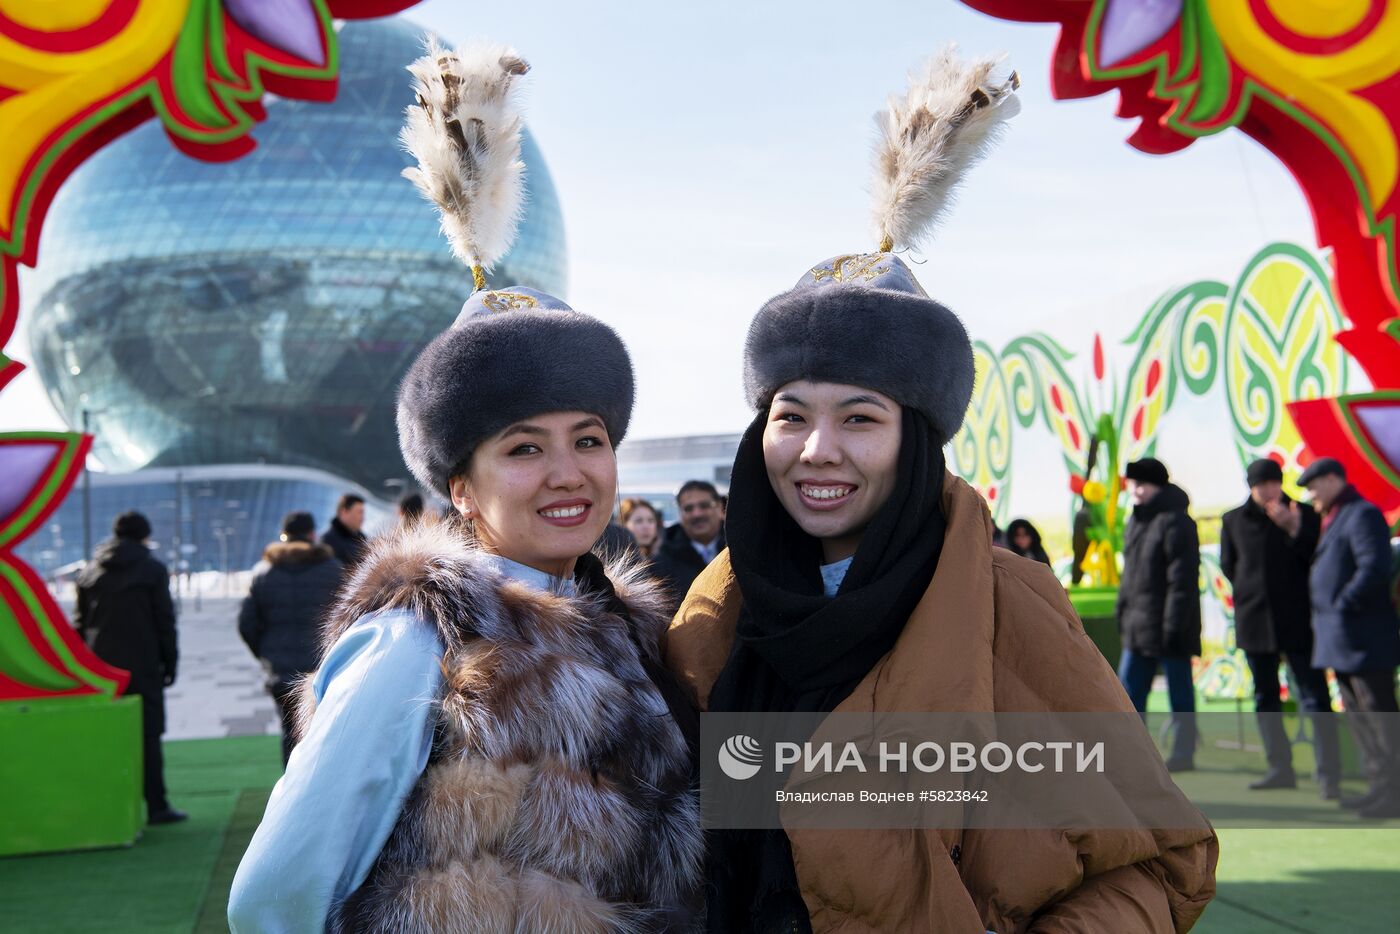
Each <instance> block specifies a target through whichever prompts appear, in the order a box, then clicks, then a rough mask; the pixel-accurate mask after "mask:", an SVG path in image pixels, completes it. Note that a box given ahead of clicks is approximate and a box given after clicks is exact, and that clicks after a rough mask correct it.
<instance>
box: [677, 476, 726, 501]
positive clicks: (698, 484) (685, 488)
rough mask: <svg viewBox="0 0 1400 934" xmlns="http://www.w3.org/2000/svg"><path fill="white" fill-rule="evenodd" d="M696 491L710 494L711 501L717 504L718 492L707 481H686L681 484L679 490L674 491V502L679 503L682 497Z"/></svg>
mask: <svg viewBox="0 0 1400 934" xmlns="http://www.w3.org/2000/svg"><path fill="white" fill-rule="evenodd" d="M696 490H699V491H700V492H702V493H708V494H710V498H711V499H713V500H714V501H715V502H719V490H717V489H715V485H714V484H713V483H711V482H710V481H708V480H687V481H685V482H684V483H682V484H681V488H680V489H679V490H677V491H676V502H677V503H680V501H681V497H682V496H684V495H685V494H687V493H693V492H695V491H696Z"/></svg>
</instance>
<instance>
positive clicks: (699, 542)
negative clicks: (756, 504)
mask: <svg viewBox="0 0 1400 934" xmlns="http://www.w3.org/2000/svg"><path fill="white" fill-rule="evenodd" d="M676 506H677V507H679V509H680V513H681V521H680V522H678V523H676V524H675V525H672V526H670V527H668V528H667V529H666V531H665V532H664V533H662V537H661V546H660V547H659V548H657V550H656V557H655V558H653V559H652V570H653V572H654V573H655V574H656V576H657V578H658V579H659V580H660V581H662V582H663V583H664V584H665V585H666V589H667V590H668V591H669V592H670V594H671V606H672V609H674V608H676V607H678V606H680V603H681V601H682V600H684V599H685V595H686V594H687V593H688V592H689V591H690V585H691V584H693V583H695V578H697V577H699V576H700V572H701V571H703V570H704V569H705V565H707V564H709V563H710V562H711V561H713V560H714V559H715V556H716V555H718V554H719V553H720V552H721V551H723V550H724V504H723V502H722V501H721V500H720V497H719V490H717V489H715V485H714V484H713V483H709V482H707V481H705V480H687V481H686V482H685V483H684V484H682V485H681V489H680V492H678V493H677V494H676Z"/></svg>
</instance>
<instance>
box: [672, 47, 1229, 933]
mask: <svg viewBox="0 0 1400 934" xmlns="http://www.w3.org/2000/svg"><path fill="white" fill-rule="evenodd" d="M991 69H992V64H991V63H990V62H979V63H975V64H974V65H973V66H971V67H969V66H965V65H963V64H962V63H961V62H959V61H958V60H956V59H955V58H953V57H952V56H951V55H949V56H947V57H945V58H944V59H941V60H939V61H936V62H935V64H934V66H933V67H931V68H930V81H931V82H933V83H935V84H937V86H938V87H940V88H941V89H942V93H941V94H939V95H925V94H919V95H918V99H919V100H920V101H922V102H923V103H924V104H927V105H928V106H930V107H934V108H935V111H934V112H931V113H930V112H927V111H925V112H921V114H920V120H921V124H920V125H921V126H930V125H932V126H951V127H952V128H953V129H952V130H950V132H951V133H952V134H953V136H954V137H956V136H957V134H958V133H962V132H966V133H968V134H972V135H973V136H975V137H979V138H981V137H984V136H985V135H986V134H987V132H988V126H987V124H986V120H987V119H997V116H996V115H997V113H998V112H999V111H1001V112H1002V113H1004V111H1002V108H1001V106H1000V104H999V102H1004V101H1005V100H1006V99H1007V98H1008V97H1009V95H1010V90H1011V87H1012V84H1011V82H1007V83H1006V84H1001V83H992V82H991V81H990V80H989V79H988V78H987V75H988V73H989V72H990V71H991ZM959 88H961V89H963V91H965V93H966V94H967V97H965V98H964V97H960V96H959V95H958V94H957V93H955V91H954V90H952V89H959ZM913 96H915V95H914V92H912V91H911V97H913ZM979 102H980V103H979ZM920 106H923V104H921V105H920ZM940 106H944V107H950V108H951V113H944V112H943V111H942V110H940V109H937V108H939V107H940ZM953 115H957V117H958V122H957V123H949V122H947V121H948V120H949V119H950V118H951V116H953ZM890 119H891V120H894V121H895V122H897V119H896V118H894V117H891V118H890ZM895 135H896V138H898V139H901V140H906V141H907V140H909V139H910V134H907V133H904V132H902V131H896V132H895ZM948 147H949V149H950V150H951V152H950V153H949V154H947V159H946V160H938V161H939V162H940V164H952V167H950V168H949V169H948V172H949V173H951V174H952V175H953V176H954V177H956V175H957V168H956V163H957V158H956V154H957V153H958V152H964V153H965V152H966V151H967V150H966V148H965V143H963V144H959V143H958V142H957V140H953V141H950V142H949V143H948ZM930 158H932V157H930ZM901 163H902V160H899V159H894V158H888V159H885V160H884V161H883V164H886V165H893V164H901ZM923 195H924V196H927V193H926V192H925V193H923ZM881 216H882V217H884V215H881ZM890 223H891V222H890V221H889V219H888V217H885V219H884V220H883V221H882V226H885V225H888V224H890ZM886 230H887V231H888V227H886ZM898 245H899V240H897V239H896V238H895V236H894V234H893V233H888V232H887V233H886V235H885V238H884V242H883V243H882V245H881V251H880V252H877V253H873V254H847V255H843V256H837V257H834V258H832V259H829V260H826V261H824V262H821V263H818V264H816V265H815V266H813V267H812V268H811V269H810V270H809V271H807V272H806V273H805V274H804V275H803V276H802V278H801V279H800V280H799V281H798V283H797V285H796V286H794V287H793V288H792V289H790V290H789V291H786V292H783V293H781V294H779V295H778V296H776V297H774V298H773V299H771V300H770V301H768V302H767V303H766V304H765V305H764V306H763V307H762V308H761V309H760V310H759V312H758V314H757V315H756V316H755V318H754V320H753V323H752V325H751V326H750V328H749V332H748V337H747V340H746V342H745V346H744V388H745V395H746V397H747V398H748V400H749V402H750V404H751V405H752V406H753V408H754V409H755V411H756V416H755V418H754V420H753V422H752V423H751V424H750V425H749V427H748V429H747V430H746V431H745V433H744V435H743V438H742V440H741V441H740V444H739V450H738V454H737V456H736V459H735V463H734V469H733V473H732V477H731V483H730V490H729V498H730V508H729V512H728V529H727V535H728V548H727V550H726V551H724V552H722V553H721V554H720V555H719V556H718V557H717V558H716V559H715V560H714V561H713V562H711V563H710V564H709V566H708V567H706V568H705V570H704V571H703V572H702V573H701V574H700V575H699V577H697V578H696V580H695V583H694V585H693V586H692V587H691V589H690V593H689V595H688V596H687V598H686V600H685V602H684V603H683V604H682V606H681V608H680V610H679V611H678V613H677V614H676V618H675V620H674V621H673V622H672V625H671V629H670V631H669V633H668V636H667V642H666V660H667V664H668V665H669V666H670V667H671V668H672V670H674V671H675V672H676V673H677V674H678V675H680V677H681V678H682V680H683V681H684V683H685V684H686V685H687V686H688V687H689V688H690V689H691V690H692V691H694V693H695V696H696V700H697V702H698V703H699V704H700V705H701V707H702V709H704V710H707V711H710V712H753V711H761V712H773V713H778V712H809V713H834V714H841V713H859V714H867V715H869V714H873V713H876V712H893V711H898V712H903V713H912V712H921V711H924V712H971V711H978V712H1002V711H1031V710H1053V711H1100V712H1108V711H1112V712H1116V713H1118V714H1119V715H1120V716H1121V715H1122V714H1124V713H1126V714H1128V715H1130V716H1131V714H1132V709H1131V707H1130V706H1129V705H1128V701H1127V698H1126V697H1124V695H1123V691H1122V689H1121V688H1120V687H1119V685H1118V683H1117V681H1116V679H1115V678H1114V677H1113V672H1112V670H1111V669H1110V668H1109V667H1108V665H1107V664H1106V663H1105V662H1104V660H1103V657H1102V656H1101V655H1100V654H1099V653H1098V651H1097V649H1096V648H1095V646H1094V644H1093V642H1092V641H1090V639H1089V638H1088V636H1087V635H1086V634H1085V633H1084V630H1083V627H1082V626H1081V624H1080V622H1079V620H1078V618H1077V617H1076V615H1075V613H1074V610H1073V608H1072V607H1071V605H1070V603H1069V600H1068V598H1067V596H1066V594H1065V592H1064V589H1063V588H1062V587H1061V586H1060V585H1059V583H1058V582H1057V581H1056V579H1055V578H1054V576H1053V575H1052V574H1051V573H1050V572H1049V570H1048V569H1047V568H1046V567H1045V566H1044V565H1042V564H1040V563H1039V562H1033V561H1028V560H1026V559H1024V558H1020V557H1018V556H1016V555H1013V554H1011V553H1010V552H1009V551H1006V550H1004V549H1000V548H994V547H993V539H992V536H993V526H992V521H991V516H990V513H989V512H988V509H987V505H986V502H985V501H984V500H983V499H982V497H981V496H979V495H978V494H977V492H976V491H975V490H973V489H972V488H971V487H970V486H969V485H968V484H967V483H965V482H964V481H962V480H961V479H959V478H957V477H956V476H954V475H953V474H952V473H950V472H949V471H948V470H947V467H946V464H945V461H944V456H943V446H944V445H945V444H946V443H947V442H948V441H949V439H950V438H952V437H953V436H954V434H955V433H956V432H957V430H958V427H959V425H960V424H961V422H962V419H963V415H964V413H965V412H966V410H967V406H968V401H969V399H970V397H971V393H972V385H973V371H974V366H973V352H972V347H971V343H970V341H969V340H968V337H967V333H966V331H965V330H964V329H963V327H962V325H961V323H960V322H959V321H958V319H957V317H956V316H955V315H954V314H953V313H952V312H950V311H949V310H948V309H947V308H945V307H943V306H942V305H941V304H939V303H937V302H935V301H933V300H932V299H930V298H929V297H928V295H927V293H925V292H924V290H923V288H922V287H921V286H920V285H919V283H918V282H917V281H916V280H915V279H914V277H913V274H912V273H911V272H910V270H909V268H908V267H907V266H906V265H905V263H904V261H903V260H902V259H901V258H900V257H899V255H897V254H896V253H895V252H893V250H894V249H895V248H896V247H897V246H898ZM876 719H877V718H874V717H871V720H872V721H874V720H876ZM820 729H821V728H820V727H818V730H820ZM1144 741H1146V737H1145V736H1144ZM1150 768H1151V769H1152V770H1153V775H1154V779H1155V780H1157V781H1159V782H1160V783H1161V785H1162V787H1165V788H1171V793H1172V794H1174V795H1175V796H1176V797H1177V798H1178V799H1180V793H1179V792H1177V791H1176V790H1175V789H1174V788H1172V786H1171V783H1170V779H1169V778H1168V776H1167V775H1166V774H1165V771H1164V770H1162V769H1161V766H1160V765H1159V764H1151V765H1150ZM1181 800H1184V799H1181ZM1216 852H1217V850H1216V843H1215V838H1214V835H1213V834H1212V833H1211V832H1210V830H1209V828H1208V826H1206V825H1205V824H1204V820H1203V819H1202V821H1201V823H1200V826H1199V827H1197V828H1195V829H1187V830H1162V831H1153V832H1152V833H1150V834H1144V833H1142V832H1131V833H1126V832H1116V831H1078V830H1074V829H1071V828H1060V829H1054V830H991V831H988V830H980V829H976V828H973V827H962V826H953V827H945V829H938V830H934V829H878V830H877V829H870V830H817V829H810V828H808V829H800V828H794V827H789V828H786V829H768V830H719V831H716V832H715V833H714V834H713V840H712V843H711V849H710V854H709V862H708V865H709V871H708V876H709V885H708V886H707V890H706V896H707V898H706V900H707V924H708V926H709V930H710V931H713V932H721V931H724V932H728V931H756V932H770V931H783V932H804V931H812V932H832V934H836V932H853V931H901V932H903V931H911V932H912V931H919V932H925V931H929V932H933V931H956V932H973V931H977V932H981V931H983V930H994V931H998V932H1025V931H1029V930H1035V931H1046V932H1060V931H1064V932H1069V931H1135V932H1142V931H1148V932H1169V931H1184V930H1186V929H1187V928H1189V927H1190V925H1191V924H1192V922H1193V921H1194V920H1195V918H1196V917H1197V916H1198V915H1199V914H1200V912H1201V911H1202V910H1203V908H1204V907H1205V904H1206V903H1207V902H1208V901H1209V899H1210V898H1211V895H1212V893H1213V890H1214V883H1213V872H1214V866H1215V861H1216Z"/></svg>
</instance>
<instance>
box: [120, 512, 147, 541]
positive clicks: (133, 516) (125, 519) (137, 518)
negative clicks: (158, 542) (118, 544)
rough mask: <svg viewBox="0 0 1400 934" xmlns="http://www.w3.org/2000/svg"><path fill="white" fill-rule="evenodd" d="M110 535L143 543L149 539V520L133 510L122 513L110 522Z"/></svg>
mask: <svg viewBox="0 0 1400 934" xmlns="http://www.w3.org/2000/svg"><path fill="white" fill-rule="evenodd" d="M112 534H113V535H115V536H116V537H117V538H129V539H131V540H132V541H135V542H139V541H144V540H145V539H148V538H150V537H151V520H149V519H147V518H146V517H145V516H143V515H142V514H141V513H139V512H137V511H136V510H134V509H133V510H131V511H130V512H124V513H122V514H121V515H119V516H117V518H116V519H114V520H112Z"/></svg>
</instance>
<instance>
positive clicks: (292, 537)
mask: <svg viewBox="0 0 1400 934" xmlns="http://www.w3.org/2000/svg"><path fill="white" fill-rule="evenodd" d="M315 536H316V520H315V519H313V518H312V517H311V513H309V512H292V513H288V514H287V517H286V518H285V519H283V520H282V534H281V536H280V537H279V538H278V540H277V541H275V542H273V543H272V544H270V545H268V546H267V548H266V549H265V550H264V551H263V559H262V561H261V562H260V563H259V564H258V566H257V567H256V568H254V569H253V581H252V584H251V585H250V586H249V588H248V595H247V596H246V597H244V598H243V606H242V608H241V609H240V610H239V612H238V634H239V635H240V636H242V637H243V641H244V642H245V643H247V645H248V649H249V650H250V651H251V652H252V653H253V655H254V656H256V657H257V659H258V660H259V661H260V662H262V665H263V668H264V669H265V670H266V671H267V692H268V693H269V694H271V695H272V699H273V700H274V701H276V702H277V713H278V714H279V715H280V716H281V718H282V764H283V765H284V766H285V765H286V764H287V758H288V757H289V756H290V755H291V754H292V746H293V745H294V739H293V727H294V724H295V709H294V705H293V701H292V697H293V692H294V691H295V689H296V686H297V682H298V680H299V679H300V678H301V676H302V675H303V674H305V673H306V672H308V671H314V670H315V669H316V663H317V661H319V659H318V654H319V653H318V650H317V643H318V638H319V635H320V631H319V630H320V622H321V617H322V615H323V614H324V613H325V611H326V609H327V608H328V607H329V606H330V605H331V602H332V601H333V600H334V599H335V592H336V588H337V587H339V586H340V577H341V572H342V570H343V568H342V566H341V563H340V562H339V561H337V560H336V558H335V554H334V553H333V552H332V551H331V550H330V548H329V547H327V546H326V545H319V544H317V543H316V542H315V540H314V539H315Z"/></svg>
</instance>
